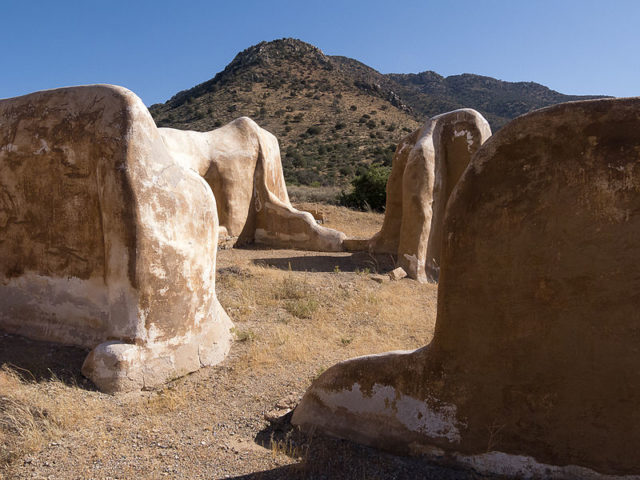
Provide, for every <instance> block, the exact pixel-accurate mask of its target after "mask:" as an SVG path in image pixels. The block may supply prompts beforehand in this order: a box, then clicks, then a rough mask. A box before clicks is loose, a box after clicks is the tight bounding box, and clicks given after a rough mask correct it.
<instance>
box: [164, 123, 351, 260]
mask: <svg viewBox="0 0 640 480" xmlns="http://www.w3.org/2000/svg"><path fill="white" fill-rule="evenodd" d="M159 131H160V132H161V135H162V137H163V140H164V142H165V145H166V146H167V148H168V150H169V151H170V152H171V155H172V156H173V157H174V158H175V159H176V160H177V161H179V162H180V163H181V164H183V165H186V166H189V167H190V168H192V169H194V170H195V171H197V172H198V173H199V174H200V175H202V176H203V177H204V178H205V180H206V181H207V183H208V184H209V185H210V186H211V189H212V190H213V193H214V195H215V197H216V200H217V203H218V215H219V217H220V224H221V225H222V226H223V227H225V228H226V230H227V233H228V234H229V235H230V236H233V237H238V243H240V244H242V243H252V242H256V243H261V244H265V245H270V246H273V247H279V248H301V249H307V250H320V251H340V250H342V241H343V240H344V238H345V235H344V234H342V233H341V232H337V231H335V230H332V229H329V228H325V227H321V226H319V225H317V224H316V222H315V220H314V219H313V217H312V216H311V215H310V214H306V213H304V212H299V211H298V210H296V209H294V208H293V207H292V205H291V203H290V202H289V195H288V193H287V188H286V184H285V181H284V175H283V173H282V163H281V159H280V148H279V146H278V141H277V139H276V137H274V136H273V135H272V134H271V133H269V132H267V131H266V130H264V129H262V128H260V127H259V126H258V125H257V124H256V123H255V122H254V121H253V120H251V119H249V118H247V117H241V118H238V119H236V120H234V121H233V122H230V123H229V124H227V125H225V126H223V127H221V128H218V129H216V130H212V131H210V132H202V133H201V132H192V131H181V130H175V129H171V128H160V129H159Z"/></svg>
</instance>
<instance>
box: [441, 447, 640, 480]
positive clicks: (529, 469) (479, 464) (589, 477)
mask: <svg viewBox="0 0 640 480" xmlns="http://www.w3.org/2000/svg"><path fill="white" fill-rule="evenodd" d="M453 457H454V459H455V461H457V462H458V463H460V464H463V465H465V466H467V467H470V468H472V469H474V470H475V471H476V472H478V473H482V474H498V475H506V476H510V477H516V478H527V479H528V478H548V479H578V478H579V479H582V480H596V479H597V480H617V479H618V480H620V479H626V480H631V479H636V480H638V479H640V475H607V474H602V473H598V472H596V471H594V470H591V469H589V468H586V467H581V466H578V465H563V466H558V465H548V464H545V463H540V462H538V461H536V459H535V458H533V457H527V456H524V455H511V454H508V453H503V452H488V453H483V454H481V455H463V454H459V453H455V454H454V455H453Z"/></svg>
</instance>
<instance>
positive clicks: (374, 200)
mask: <svg viewBox="0 0 640 480" xmlns="http://www.w3.org/2000/svg"><path fill="white" fill-rule="evenodd" d="M390 173H391V168H389V167H385V166H378V165H375V166H371V167H369V168H368V169H366V170H365V171H364V173H362V174H360V175H358V176H357V177H356V178H355V179H354V180H353V181H352V182H351V185H352V186H353V191H352V192H350V193H345V192H342V193H341V194H340V204H341V205H344V206H346V207H350V208H357V209H360V210H366V209H368V208H370V209H371V210H375V211H379V212H381V211H383V210H384V207H385V203H386V201H387V192H386V188H387V180H388V179H389V174H390Z"/></svg>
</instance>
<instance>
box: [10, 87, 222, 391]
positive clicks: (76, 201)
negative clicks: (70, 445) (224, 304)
mask: <svg viewBox="0 0 640 480" xmlns="http://www.w3.org/2000/svg"><path fill="white" fill-rule="evenodd" d="M0 192H2V194H1V195H0V197H1V198H2V199H3V200H2V202H3V205H4V206H3V210H2V212H3V214H2V217H0V219H1V220H2V223H1V224H0V328H2V329H4V330H7V331H11V332H15V333H20V334H22V335H25V336H29V337H32V338H38V339H42V340H51V341H57V342H62V343H67V344H74V345H81V346H85V347H90V348H94V347H96V348H95V349H94V350H93V352H92V353H91V354H90V356H89V358H88V359H87V362H85V367H84V372H85V373H86V374H87V375H89V376H90V378H92V380H94V382H96V384H98V386H99V387H101V388H103V389H105V390H109V391H112V390H124V389H133V388H140V387H142V386H151V385H153V384H157V383H161V382H162V381H164V380H165V379H166V378H168V377H171V376H177V375H180V374H184V373H187V372H188V371H193V370H195V369H197V368H199V367H200V366H201V365H202V364H211V363H212V362H214V361H220V360H221V359H222V357H224V355H225V354H226V352H227V351H228V349H229V342H230V333H229V327H230V321H229V319H228V317H227V316H226V314H225V313H224V311H223V310H222V308H221V307H220V305H219V303H218V301H217V299H216V297H215V289H214V287H215V277H214V275H215V253H216V244H217V228H218V224H217V214H216V207H215V200H214V198H213V195H212V193H211V190H210V188H209V187H208V185H207V184H206V182H205V181H204V180H203V179H202V178H201V177H200V176H199V175H197V174H196V173H195V172H193V171H192V170H190V169H188V168H185V167H183V166H181V165H180V164H178V163H177V162H175V161H174V160H173V158H172V157H171V156H170V155H169V154H168V152H167V151H166V148H165V147H164V144H163V142H162V139H161V138H160V136H159V134H158V132H157V129H156V127H155V124H154V123H153V120H152V119H151V116H150V115H149V112H148V111H147V109H146V107H145V106H144V104H143V103H142V102H141V101H140V99H139V98H138V97H137V96H135V95H134V94H133V93H132V92H130V91H128V90H126V89H124V88H121V87H114V86H108V85H97V86H87V87H72V88H65V89H57V90H49V91H44V92H37V93H34V94H30V95H26V96H24V97H18V98H15V99H7V100H3V101H0Z"/></svg>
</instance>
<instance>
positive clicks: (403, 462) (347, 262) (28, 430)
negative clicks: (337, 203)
mask: <svg viewBox="0 0 640 480" xmlns="http://www.w3.org/2000/svg"><path fill="white" fill-rule="evenodd" d="M333 208H337V207H333ZM329 213H330V215H329V218H330V219H331V217H332V216H333V219H334V220H333V224H332V223H331V220H329V222H328V224H327V226H338V225H340V222H341V221H343V222H345V223H346V224H349V225H351V226H352V228H353V226H354V225H357V223H358V222H360V224H361V227H360V230H359V232H357V231H356V232H355V233H360V234H362V235H369V234H371V233H373V232H374V231H375V230H377V228H379V222H380V220H381V216H379V215H378V217H375V215H376V214H362V215H363V216H362V217H360V216H358V215H356V216H354V215H355V214H352V213H349V212H346V213H345V212H344V211H340V209H338V210H336V211H333V213H331V212H329ZM338 214H340V215H338ZM371 215H374V217H368V216H371ZM343 217H344V218H343ZM371 218H373V219H376V218H377V220H375V221H373V220H371ZM369 222H371V224H370V223H369ZM376 222H378V223H376ZM354 231H355V230H354ZM217 268H218V275H217V279H216V282H217V286H216V289H217V293H218V297H219V299H220V301H221V303H222V305H223V306H224V307H225V309H226V310H227V312H228V313H229V315H230V317H231V318H232V320H233V321H234V323H235V336H236V341H235V342H234V344H233V346H232V349H231V353H230V355H229V356H228V358H227V359H226V360H225V361H224V362H222V363H221V364H220V365H218V366H215V367H210V368H203V369H201V370H199V371H197V372H195V373H193V374H191V375H188V376H186V377H183V378H180V379H177V380H174V381H173V382H170V383H169V384H168V385H166V386H165V387H164V388H162V389H160V390H156V391H146V392H135V393H130V394H125V395H106V394H102V393H100V392H98V391H96V390H95V388H94V387H93V386H92V384H91V383H90V382H88V381H87V380H86V379H84V378H83V377H82V375H81V374H80V367H81V365H82V361H83V359H84V357H85V356H86V354H87V351H86V350H83V349H80V348H74V347H63V346H59V345H54V344H49V343H43V342H35V341H31V340H27V339H24V338H21V337H16V336H12V335H3V334H0V365H2V369H1V370H0V478H3V479H4V478H6V479H27V478H29V479H33V478H36V479H40V478H46V479H91V478H95V479H130V478H138V479H155V478H178V479H201V478H202V479H204V478H206V479H218V478H235V479H280V478H283V479H289V478H291V479H296V478H305V479H340V478H344V479H418V478H434V479H475V478H485V477H482V476H480V475H478V474H476V473H474V472H471V471H464V470H456V469H450V468H445V467H442V466H437V465H433V464H429V463H427V462H425V461H423V460H421V459H419V458H408V457H399V456H395V455H391V454H388V453H385V452H382V451H378V450H375V449H371V448H367V447H362V446H359V445H356V444H352V443H350V442H347V441H343V440H337V439H333V438H326V437H322V436H319V435H305V434H302V433H300V432H298V431H297V430H296V429H294V428H293V427H292V426H291V425H290V424H289V423H288V416H286V415H285V416H284V417H282V418H281V419H280V420H278V421H275V422H273V423H271V422H269V421H267V420H265V413H268V412H271V411H273V410H274V408H275V406H276V404H278V403H280V404H281V405H284V403H288V404H291V405H293V404H295V402H296V401H297V400H298V399H299V398H300V397H301V396H302V394H303V393H304V391H305V389H306V388H307V387H308V386H309V384H310V383H311V382H312V381H313V379H314V378H316V377H317V376H318V375H319V374H320V373H321V372H322V371H323V370H325V369H326V368H328V367H329V366H331V365H333V364H335V363H336V362H338V361H341V360H344V359H347V358H351V357H354V356H358V355H362V354H370V353H378V352H384V351H388V350H396V349H413V348H416V347H419V346H422V345H425V344H426V343H428V342H429V341H430V339H431V337H432V335H433V328H434V326H435V308H436V293H437V287H436V286H435V285H420V284H418V283H417V282H414V281H412V280H406V279H405V280H402V281H399V282H385V283H377V282H376V281H374V280H373V279H372V274H373V273H376V272H382V273H383V272H385V271H388V270H390V269H391V268H393V259H391V258H390V257H389V258H374V257H371V256H369V255H367V254H350V253H317V252H301V251H292V250H261V249H228V250H221V251H219V254H218V265H217ZM282 399H286V401H285V402H284V403H283V402H282ZM285 412H286V410H278V411H277V413H276V414H275V415H274V414H271V416H272V417H277V416H278V415H280V414H283V413H285Z"/></svg>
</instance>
